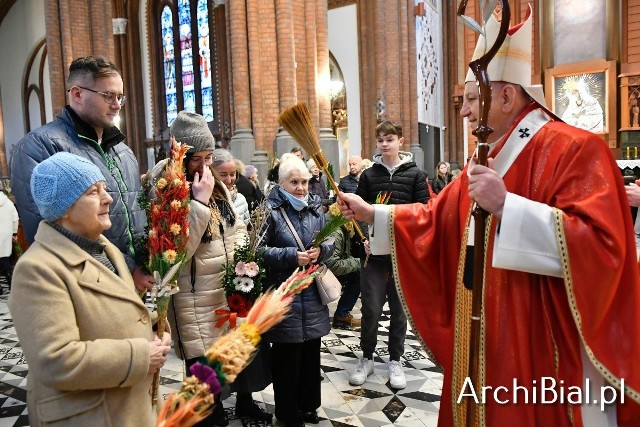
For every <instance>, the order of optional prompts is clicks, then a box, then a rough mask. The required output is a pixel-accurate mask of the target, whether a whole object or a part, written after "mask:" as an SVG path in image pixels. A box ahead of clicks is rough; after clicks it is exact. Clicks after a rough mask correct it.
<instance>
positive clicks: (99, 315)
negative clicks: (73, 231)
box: [9, 222, 155, 427]
mask: <svg viewBox="0 0 640 427" xmlns="http://www.w3.org/2000/svg"><path fill="white" fill-rule="evenodd" d="M100 240H101V241H102V242H103V243H104V244H105V245H106V254H107V256H108V257H109V259H110V260H111V262H112V263H113V265H114V267H115V268H116V270H117V271H118V272H119V275H116V274H114V273H112V272H111V271H110V270H109V269H107V268H106V267H105V266H104V265H102V264H101V263H99V262H98V261H96V260H95V259H94V258H93V257H92V256H90V255H89V254H88V253H87V252H85V251H84V250H82V249H81V248H80V247H79V246H78V245H76V244H75V243H73V242H72V241H70V240H69V239H67V238H66V237H64V236H63V235H62V234H60V233H59V232H58V231H56V230H55V229H54V228H53V227H51V226H50V225H48V224H46V223H45V222H41V223H40V226H39V228H38V232H37V234H36V236H35V243H34V244H33V245H32V246H31V247H30V249H29V250H28V251H27V252H26V253H25V254H24V255H23V256H22V257H21V258H20V261H19V262H18V264H17V265H16V268H15V272H14V275H13V281H14V282H13V287H12V289H11V295H10V296H9V309H10V310H11V315H12V317H13V321H14V323H15V328H16V332H17V333H18V338H19V340H20V345H21V346H22V349H23V352H24V355H25V358H26V359H27V363H28V364H29V374H28V377H27V381H28V385H27V389H28V394H27V404H28V408H29V422H30V424H31V426H32V427H36V426H65V427H68V426H79V427H80V426H82V427H86V426H91V427H98V426H152V425H155V415H154V413H153V411H152V407H151V397H150V390H151V382H152V375H148V370H149V341H150V340H152V338H153V332H152V330H151V320H150V314H149V311H148V310H147V308H146V307H145V305H144V304H143V303H142V301H141V300H140V297H139V296H138V295H137V294H136V291H135V288H134V285H133V279H132V278H131V274H130V273H129V270H128V269H127V266H126V264H125V261H124V258H123V256H122V253H121V252H120V251H119V250H118V249H117V248H116V247H115V246H113V245H112V244H111V243H109V242H108V241H107V240H106V239H105V238H104V237H103V236H101V237H100Z"/></svg>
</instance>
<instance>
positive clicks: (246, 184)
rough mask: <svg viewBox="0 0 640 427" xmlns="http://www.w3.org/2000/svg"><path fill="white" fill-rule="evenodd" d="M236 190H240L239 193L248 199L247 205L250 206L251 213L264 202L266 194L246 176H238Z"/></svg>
mask: <svg viewBox="0 0 640 427" xmlns="http://www.w3.org/2000/svg"><path fill="white" fill-rule="evenodd" d="M236 188H237V189H238V193H240V194H242V195H243V196H244V198H245V199H247V204H248V205H249V212H253V210H254V209H255V208H256V207H257V206H258V205H259V204H260V202H262V201H263V200H264V194H262V191H260V189H259V188H258V187H256V186H255V185H253V183H252V182H251V181H249V178H247V177H246V176H244V175H241V174H238V179H236Z"/></svg>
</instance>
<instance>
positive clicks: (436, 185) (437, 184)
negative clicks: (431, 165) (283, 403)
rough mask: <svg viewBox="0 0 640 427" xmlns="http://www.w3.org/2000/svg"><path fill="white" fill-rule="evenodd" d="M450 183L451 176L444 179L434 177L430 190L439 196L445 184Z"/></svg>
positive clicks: (437, 176)
mask: <svg viewBox="0 0 640 427" xmlns="http://www.w3.org/2000/svg"><path fill="white" fill-rule="evenodd" d="M450 182H451V175H449V174H447V175H446V176H445V177H441V176H440V175H436V177H435V178H433V181H431V188H432V189H433V192H434V193H436V194H439V193H440V192H441V191H442V190H444V187H446V186H447V184H448V183H450Z"/></svg>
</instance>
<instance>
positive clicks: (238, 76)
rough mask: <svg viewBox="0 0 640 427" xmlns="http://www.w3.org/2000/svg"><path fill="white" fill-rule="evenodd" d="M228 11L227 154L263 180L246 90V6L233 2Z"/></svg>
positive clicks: (264, 168)
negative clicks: (230, 122) (229, 128)
mask: <svg viewBox="0 0 640 427" xmlns="http://www.w3.org/2000/svg"><path fill="white" fill-rule="evenodd" d="M227 6H228V8H229V23H230V25H229V29H230V30H229V40H230V43H231V48H230V49H229V52H230V55H231V69H232V71H231V73H229V77H230V79H231V80H232V88H233V92H232V93H231V99H232V100H233V101H232V103H233V108H232V115H233V120H234V123H235V132H234V135H233V137H232V138H231V150H232V151H233V153H234V155H235V156H237V157H238V158H239V159H240V160H242V161H243V162H245V163H248V164H252V165H254V166H256V167H258V174H259V176H260V177H261V178H264V177H265V175H266V172H267V168H268V159H267V153H266V152H265V151H264V150H257V149H256V141H255V139H254V137H253V130H252V128H251V93H250V86H249V44H248V37H247V31H248V30H247V3H246V1H245V0H234V1H230V2H228V3H227Z"/></svg>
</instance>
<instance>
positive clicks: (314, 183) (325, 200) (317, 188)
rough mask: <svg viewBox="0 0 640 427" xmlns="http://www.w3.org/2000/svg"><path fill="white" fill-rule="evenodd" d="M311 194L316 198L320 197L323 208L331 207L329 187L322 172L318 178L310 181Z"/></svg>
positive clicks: (315, 177)
mask: <svg viewBox="0 0 640 427" xmlns="http://www.w3.org/2000/svg"><path fill="white" fill-rule="evenodd" d="M309 194H315V195H316V196H318V197H320V200H321V201H322V206H329V205H330V204H331V199H329V192H328V191H327V186H326V184H325V183H324V180H323V179H322V172H320V174H319V175H318V176H312V177H311V178H310V179H309Z"/></svg>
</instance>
